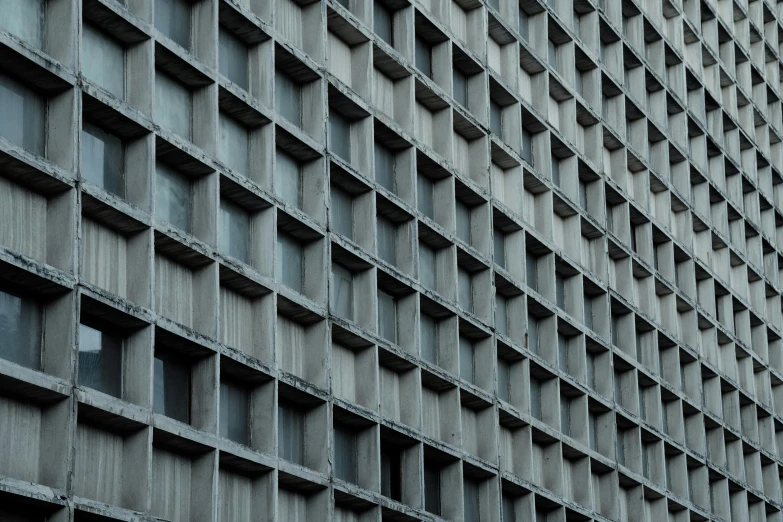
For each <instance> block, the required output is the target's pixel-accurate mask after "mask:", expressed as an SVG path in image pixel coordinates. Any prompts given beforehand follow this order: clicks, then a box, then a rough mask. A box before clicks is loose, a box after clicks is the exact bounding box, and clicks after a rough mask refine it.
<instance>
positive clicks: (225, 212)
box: [218, 198, 250, 263]
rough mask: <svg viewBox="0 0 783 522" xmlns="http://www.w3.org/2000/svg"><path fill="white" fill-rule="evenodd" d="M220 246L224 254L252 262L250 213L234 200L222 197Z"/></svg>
mask: <svg viewBox="0 0 783 522" xmlns="http://www.w3.org/2000/svg"><path fill="white" fill-rule="evenodd" d="M219 226H220V234H219V235H218V246H219V248H220V250H221V252H223V253H224V254H227V255H229V256H232V257H235V258H236V259H238V260H240V261H242V262H244V263H249V262H250V215H249V214H248V213H247V211H246V210H245V209H244V208H242V207H240V206H239V205H237V204H236V203H234V202H233V201H231V200H229V199H226V198H221V199H220V219H219Z"/></svg>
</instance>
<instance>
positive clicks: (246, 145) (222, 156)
mask: <svg viewBox="0 0 783 522" xmlns="http://www.w3.org/2000/svg"><path fill="white" fill-rule="evenodd" d="M218 126H219V129H218V159H219V160H220V161H222V162H223V163H225V164H226V165H227V166H229V167H230V168H232V169H233V170H235V171H237V172H239V173H242V174H245V175H248V174H250V136H249V133H248V130H247V128H246V127H245V126H244V125H242V124H241V123H239V122H238V121H237V120H235V119H234V118H232V117H231V116H229V115H228V114H226V113H224V112H221V113H220V117H219V118H218Z"/></svg>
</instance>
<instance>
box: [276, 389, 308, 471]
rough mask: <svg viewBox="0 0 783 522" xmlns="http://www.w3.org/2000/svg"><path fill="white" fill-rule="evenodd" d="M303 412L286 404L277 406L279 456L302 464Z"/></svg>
mask: <svg viewBox="0 0 783 522" xmlns="http://www.w3.org/2000/svg"><path fill="white" fill-rule="evenodd" d="M304 430H305V418H304V413H302V412H301V411H299V410H297V409H294V408H293V407H291V406H289V405H287V404H280V405H278V407H277V446H278V455H279V456H280V458H283V459H285V460H289V461H291V462H294V463H296V464H302V465H304Z"/></svg>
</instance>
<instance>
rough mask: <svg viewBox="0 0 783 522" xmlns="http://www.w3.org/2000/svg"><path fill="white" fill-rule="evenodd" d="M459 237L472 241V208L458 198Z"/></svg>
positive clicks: (468, 241) (466, 241)
mask: <svg viewBox="0 0 783 522" xmlns="http://www.w3.org/2000/svg"><path fill="white" fill-rule="evenodd" d="M457 237H458V238H460V239H461V240H463V241H464V242H465V243H470V208H469V207H468V206H467V205H466V204H465V203H463V202H462V201H460V200H457Z"/></svg>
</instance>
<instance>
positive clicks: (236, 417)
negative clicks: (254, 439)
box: [220, 380, 250, 444]
mask: <svg viewBox="0 0 783 522" xmlns="http://www.w3.org/2000/svg"><path fill="white" fill-rule="evenodd" d="M249 419H250V396H249V394H248V392H247V390H245V389H244V388H242V387H240V386H237V385H236V384H233V383H231V382H228V381H224V380H221V381H220V436H221V437H225V438H227V439H231V440H233V441H234V442H238V443H240V444H248V443H249V442H250V437H249V434H250V429H249V428H250V426H249Z"/></svg>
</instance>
